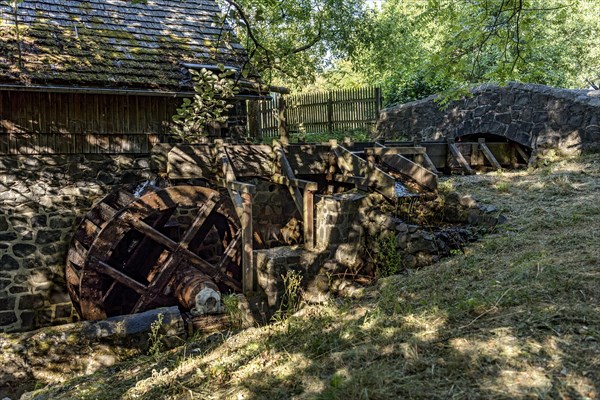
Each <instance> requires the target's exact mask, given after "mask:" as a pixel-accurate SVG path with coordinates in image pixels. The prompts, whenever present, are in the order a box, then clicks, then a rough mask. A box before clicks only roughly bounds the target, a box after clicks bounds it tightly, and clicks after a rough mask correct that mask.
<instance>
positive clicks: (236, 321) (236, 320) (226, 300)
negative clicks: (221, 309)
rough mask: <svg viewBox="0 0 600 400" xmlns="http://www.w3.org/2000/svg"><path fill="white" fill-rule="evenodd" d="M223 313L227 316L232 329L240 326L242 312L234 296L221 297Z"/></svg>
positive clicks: (238, 300)
mask: <svg viewBox="0 0 600 400" xmlns="http://www.w3.org/2000/svg"><path fill="white" fill-rule="evenodd" d="M222 300H223V306H225V312H226V313H227V315H229V319H230V320H231V325H232V326H233V327H241V326H242V322H243V321H242V311H241V310H240V309H239V304H240V299H239V298H238V296H237V295H235V294H229V295H226V296H223V297H222Z"/></svg>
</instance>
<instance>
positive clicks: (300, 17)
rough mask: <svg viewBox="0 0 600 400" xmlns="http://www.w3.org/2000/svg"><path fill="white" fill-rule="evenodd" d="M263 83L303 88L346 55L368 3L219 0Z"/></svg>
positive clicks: (346, 0) (357, 0)
mask: <svg viewBox="0 0 600 400" xmlns="http://www.w3.org/2000/svg"><path fill="white" fill-rule="evenodd" d="M218 1H219V2H220V4H221V6H222V8H223V9H224V10H225V11H226V15H227V17H228V18H227V19H228V22H229V23H230V24H231V25H232V26H233V27H234V29H235V31H236V34H237V36H238V38H240V40H241V41H242V44H243V45H244V46H245V47H246V50H247V51H248V53H249V55H250V63H251V66H252V67H253V68H254V69H255V70H257V71H258V72H260V73H261V74H262V76H263V79H265V80H267V81H273V80H275V81H276V82H278V83H283V84H286V85H288V86H292V87H293V86H296V87H299V86H302V85H304V84H306V83H307V82H311V81H312V80H313V79H314V76H315V73H316V71H318V70H319V69H322V67H323V65H325V64H326V63H327V62H328V60H329V59H331V58H341V57H342V56H344V55H345V53H344V52H343V48H342V46H341V44H342V43H345V42H346V41H348V40H349V39H348V38H349V37H350V36H351V35H352V34H353V32H354V29H355V27H356V26H357V25H358V24H359V23H360V21H361V19H362V18H363V17H364V0H218Z"/></svg>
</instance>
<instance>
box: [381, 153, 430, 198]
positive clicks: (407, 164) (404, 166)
mask: <svg viewBox="0 0 600 400" xmlns="http://www.w3.org/2000/svg"><path fill="white" fill-rule="evenodd" d="M381 160H382V161H383V162H384V163H385V164H386V165H387V166H389V167H390V168H392V169H393V170H395V171H397V172H399V173H400V174H402V175H404V176H406V177H408V178H410V179H412V180H413V181H415V182H416V183H418V184H419V185H420V186H422V187H423V188H425V189H427V190H431V191H433V192H435V191H436V190H437V186H438V182H437V175H436V174H434V173H433V172H431V171H429V170H428V169H427V168H424V167H422V166H420V165H419V164H416V163H414V162H412V161H411V160H409V159H408V158H406V157H404V156H402V155H400V154H389V155H388V154H385V155H383V156H381Z"/></svg>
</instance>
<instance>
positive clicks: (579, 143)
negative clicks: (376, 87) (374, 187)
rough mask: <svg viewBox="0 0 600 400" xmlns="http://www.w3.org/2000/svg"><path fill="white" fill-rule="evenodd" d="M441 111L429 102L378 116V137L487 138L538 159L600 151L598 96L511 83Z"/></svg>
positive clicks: (473, 94) (476, 91)
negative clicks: (534, 153) (506, 142)
mask: <svg viewBox="0 0 600 400" xmlns="http://www.w3.org/2000/svg"><path fill="white" fill-rule="evenodd" d="M470 92H471V95H470V96H466V97H463V98H462V99H459V100H455V101H452V102H450V103H449V104H448V105H447V107H442V106H440V104H438V103H437V102H436V98H437V96H431V97H428V98H426V99H423V100H418V101H415V102H412V103H407V104H402V105H398V106H393V107H390V108H388V109H385V110H383V111H382V112H381V114H380V117H379V121H378V123H377V133H378V135H379V137H380V138H385V139H387V140H420V141H428V140H443V139H448V138H450V139H452V138H453V139H455V140H457V141H460V140H461V138H465V139H466V138H468V139H473V138H488V139H490V140H491V139H495V140H498V139H500V140H503V141H504V140H507V139H508V140H510V141H513V142H516V143H519V144H521V145H523V146H526V147H528V148H530V149H532V150H538V151H540V152H542V153H544V152H546V151H548V150H550V149H558V150H559V151H560V152H561V153H576V152H580V151H599V150H600V91H598V90H595V91H594V90H568V89H556V88H551V87H548V86H543V85H533V84H521V83H514V82H513V83H509V84H508V85H506V86H498V85H483V86H479V87H476V88H474V89H472V90H471V91H470Z"/></svg>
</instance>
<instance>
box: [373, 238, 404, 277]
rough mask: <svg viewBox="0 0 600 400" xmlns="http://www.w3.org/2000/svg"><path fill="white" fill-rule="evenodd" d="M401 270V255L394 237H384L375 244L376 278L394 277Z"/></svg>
mask: <svg viewBox="0 0 600 400" xmlns="http://www.w3.org/2000/svg"><path fill="white" fill-rule="evenodd" d="M401 268H402V254H400V251H399V250H398V247H397V246H396V236H395V235H386V236H384V237H382V238H380V239H379V241H378V242H377V277H378V278H384V277H386V276H392V275H396V274H398V273H399V272H400V270H401Z"/></svg>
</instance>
